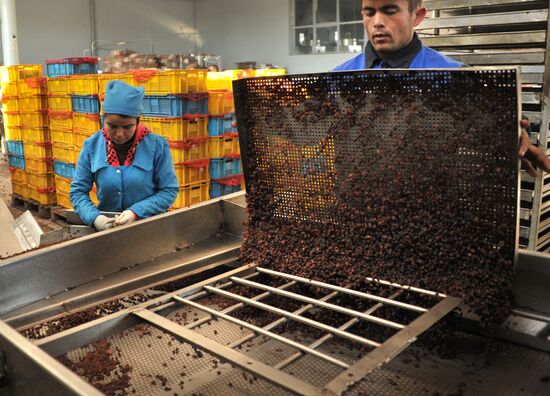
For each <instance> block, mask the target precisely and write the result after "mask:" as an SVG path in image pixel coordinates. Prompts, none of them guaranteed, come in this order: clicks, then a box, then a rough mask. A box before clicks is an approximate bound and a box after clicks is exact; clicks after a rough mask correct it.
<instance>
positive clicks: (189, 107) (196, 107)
mask: <svg viewBox="0 0 550 396" xmlns="http://www.w3.org/2000/svg"><path fill="white" fill-rule="evenodd" d="M183 114H208V94H202V93H195V94H185V95H183Z"/></svg>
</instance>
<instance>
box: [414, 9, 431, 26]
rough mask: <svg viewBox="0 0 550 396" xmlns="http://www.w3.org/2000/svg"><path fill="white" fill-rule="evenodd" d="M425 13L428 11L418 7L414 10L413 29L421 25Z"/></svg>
mask: <svg viewBox="0 0 550 396" xmlns="http://www.w3.org/2000/svg"><path fill="white" fill-rule="evenodd" d="M427 12H428V10H427V9H426V8H424V7H418V8H417V9H416V10H414V24H413V26H414V27H417V26H418V25H420V24H421V23H422V21H423V20H424V18H425V17H426V13H427Z"/></svg>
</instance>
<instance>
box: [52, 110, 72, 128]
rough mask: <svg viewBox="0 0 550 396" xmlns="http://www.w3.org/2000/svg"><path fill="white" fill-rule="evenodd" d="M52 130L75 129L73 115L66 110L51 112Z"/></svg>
mask: <svg viewBox="0 0 550 396" xmlns="http://www.w3.org/2000/svg"><path fill="white" fill-rule="evenodd" d="M48 118H49V119H50V128H51V129H58V130H68V131H70V130H72V129H73V113H72V111H65V110H49V111H48Z"/></svg>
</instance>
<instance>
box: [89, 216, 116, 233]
mask: <svg viewBox="0 0 550 396" xmlns="http://www.w3.org/2000/svg"><path fill="white" fill-rule="evenodd" d="M114 222H115V219H114V218H112V217H107V216H104V215H99V216H97V217H96V218H95V220H94V227H95V229H96V230H98V231H103V230H107V229H109V228H113V227H114Z"/></svg>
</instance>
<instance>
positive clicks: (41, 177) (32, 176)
mask: <svg viewBox="0 0 550 396" xmlns="http://www.w3.org/2000/svg"><path fill="white" fill-rule="evenodd" d="M27 184H28V185H29V186H31V187H34V188H53V187H55V178H54V174H53V173H35V172H28V174H27Z"/></svg>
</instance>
